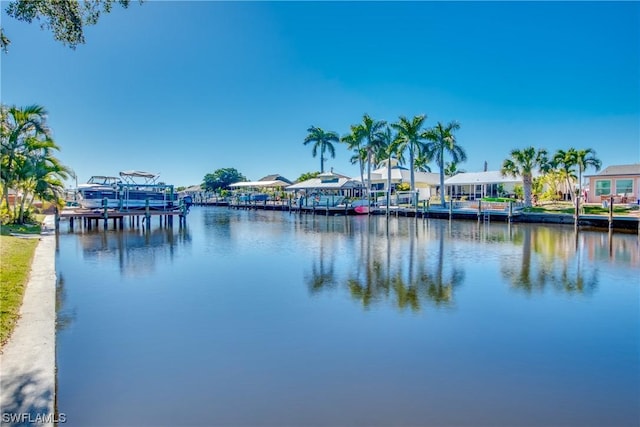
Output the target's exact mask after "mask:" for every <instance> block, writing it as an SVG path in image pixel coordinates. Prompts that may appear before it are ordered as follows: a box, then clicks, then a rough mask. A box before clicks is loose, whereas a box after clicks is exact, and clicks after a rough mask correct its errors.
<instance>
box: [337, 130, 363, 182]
mask: <svg viewBox="0 0 640 427" xmlns="http://www.w3.org/2000/svg"><path fill="white" fill-rule="evenodd" d="M340 141H341V142H344V143H345V144H347V148H348V149H349V150H352V151H355V154H354V155H353V156H351V159H349V160H350V161H351V164H352V165H353V164H356V163H358V166H360V182H361V183H363V184H364V161H365V160H366V158H367V153H366V150H364V149H362V147H361V144H362V132H360V125H351V133H349V134H347V135H345V136H343V137H342V138H340Z"/></svg>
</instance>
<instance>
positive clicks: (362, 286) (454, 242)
mask: <svg viewBox="0 0 640 427" xmlns="http://www.w3.org/2000/svg"><path fill="white" fill-rule="evenodd" d="M300 221H302V222H301V223H300V224H301V226H302V227H303V228H305V229H307V228H310V229H311V230H312V231H313V232H314V233H315V234H316V237H315V239H316V240H315V241H316V242H317V248H316V251H315V252H314V253H316V254H317V255H316V256H314V259H313V264H312V266H311V269H310V270H309V271H308V273H307V274H306V275H305V282H306V283H307V286H308V287H309V290H310V292H312V293H314V294H318V293H320V292H322V291H325V290H329V289H334V290H336V291H337V290H339V289H343V290H346V292H348V295H349V296H350V297H351V298H352V299H353V300H355V301H358V302H359V303H360V304H362V306H363V307H364V308H365V309H369V308H370V307H372V306H374V305H376V304H382V303H386V304H388V303H392V304H393V305H394V306H395V307H396V308H398V309H399V310H410V311H419V310H421V309H423V308H424V307H425V305H427V304H429V305H432V306H434V307H453V306H454V305H455V289H456V288H457V287H459V286H461V285H462V284H463V283H464V282H465V270H464V269H463V268H462V265H463V263H465V262H466V263H473V262H477V261H478V260H481V259H482V257H481V256H476V255H477V251H482V252H486V253H487V254H493V255H492V257H495V259H496V263H497V266H498V268H499V270H498V272H499V274H500V275H501V276H502V278H503V279H504V280H505V281H506V283H508V284H509V285H510V287H511V288H512V289H515V290H517V291H521V292H524V293H526V294H536V293H542V292H546V291H547V290H553V291H556V292H561V293H565V294H577V295H590V294H592V293H593V292H594V291H596V290H597V288H598V284H599V271H598V268H597V267H595V265H597V264H598V263H594V262H591V261H593V260H594V259H596V258H599V259H602V258H605V259H615V261H616V262H623V263H624V264H628V265H629V266H631V267H633V266H638V265H639V264H640V259H639V258H640V257H639V255H638V247H637V245H633V244H632V243H629V242H632V241H631V240H630V239H628V237H629V236H622V235H614V237H613V240H614V241H613V247H614V250H613V251H610V246H611V239H610V238H609V239H607V234H606V233H602V232H594V231H582V230H574V229H573V228H572V227H562V226H541V225H533V224H512V225H509V224H504V223H495V224H487V223H481V222H472V221H453V222H450V221H442V220H418V221H415V220H414V219H412V218H387V217H382V216H371V217H369V218H355V219H353V218H349V219H346V218H345V219H343V220H341V221H338V222H336V219H335V218H324V217H323V218H322V219H321V220H318V219H314V220H313V226H311V225H309V224H307V222H309V221H312V220H308V219H302V220H300ZM343 221H344V222H343ZM345 224H346V225H345ZM576 233H577V234H576ZM347 245H350V246H348V247H347ZM345 258H346V259H345ZM469 265H471V264H469ZM489 265H490V264H487V266H489ZM476 280H477V278H476Z"/></svg>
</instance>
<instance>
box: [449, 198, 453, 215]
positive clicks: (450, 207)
mask: <svg viewBox="0 0 640 427" xmlns="http://www.w3.org/2000/svg"><path fill="white" fill-rule="evenodd" d="M451 218H453V200H451V199H449V220H451Z"/></svg>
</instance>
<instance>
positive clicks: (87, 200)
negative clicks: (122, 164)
mask: <svg viewBox="0 0 640 427" xmlns="http://www.w3.org/2000/svg"><path fill="white" fill-rule="evenodd" d="M158 178H159V175H158V174H154V173H149V172H141V171H123V172H120V177H119V178H118V177H113V176H98V175H96V176H92V177H91V178H90V179H89V181H87V183H86V184H81V185H79V186H78V188H77V192H78V195H79V203H80V206H81V207H83V208H86V209H101V208H104V207H105V204H106V207H107V208H108V209H123V210H130V209H144V208H146V206H147V203H148V205H149V208H150V209H169V208H172V207H175V206H176V205H177V204H178V203H177V200H178V195H177V194H176V193H175V192H174V190H173V185H169V184H165V183H163V182H158Z"/></svg>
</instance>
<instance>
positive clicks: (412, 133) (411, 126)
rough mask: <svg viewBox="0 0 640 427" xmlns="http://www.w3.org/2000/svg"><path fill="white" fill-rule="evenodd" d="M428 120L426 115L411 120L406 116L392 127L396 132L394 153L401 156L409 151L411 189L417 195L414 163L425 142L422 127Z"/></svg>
mask: <svg viewBox="0 0 640 427" xmlns="http://www.w3.org/2000/svg"><path fill="white" fill-rule="evenodd" d="M426 119H427V116H426V115H425V114H421V115H418V116H415V117H414V118H413V119H411V120H409V119H408V118H406V117H405V116H400V118H399V121H398V122H397V123H392V124H391V127H392V128H393V129H395V130H396V132H397V135H396V139H395V140H394V142H393V145H394V151H395V152H396V153H398V155H399V156H400V155H401V154H402V153H403V152H404V151H405V150H408V151H409V168H410V173H411V175H410V183H409V185H410V189H411V192H412V194H415V190H416V180H415V173H414V163H415V159H416V157H417V155H418V154H419V152H420V149H421V146H422V143H423V141H424V137H423V131H422V126H423V125H424V121H425V120H426Z"/></svg>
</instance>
